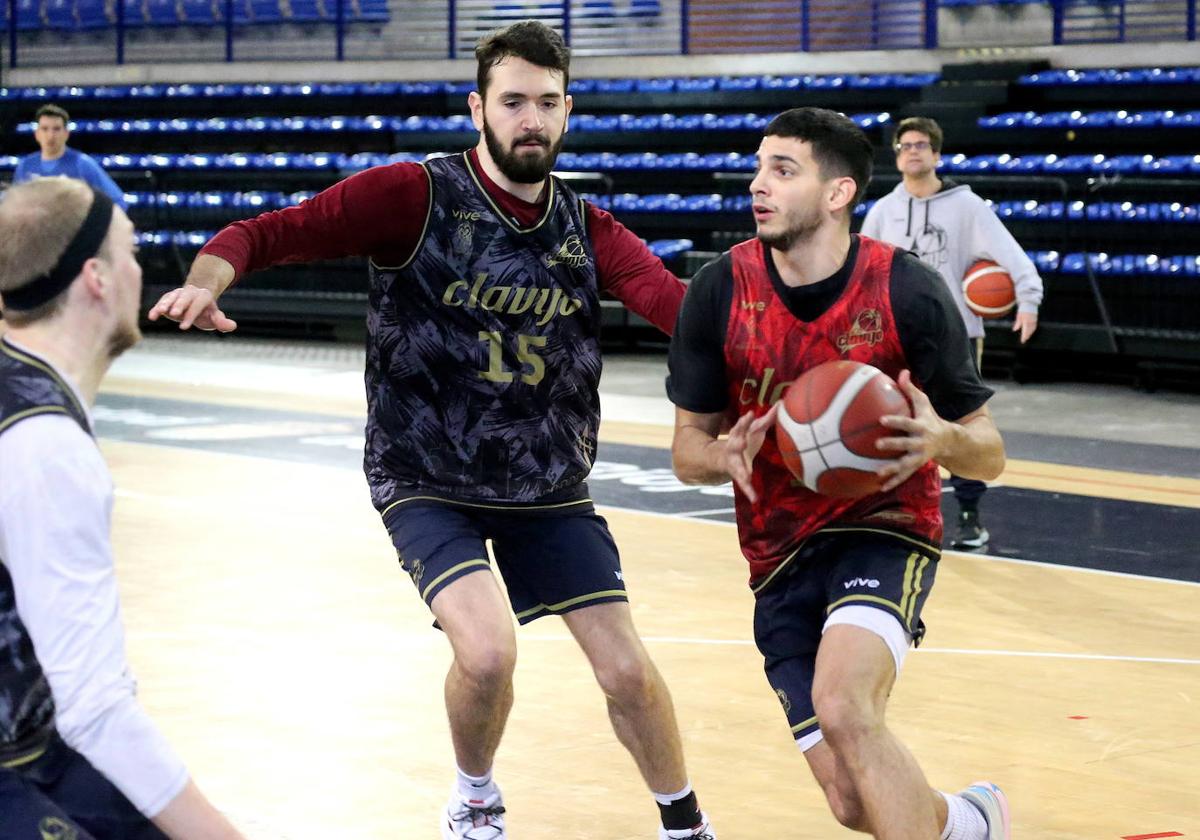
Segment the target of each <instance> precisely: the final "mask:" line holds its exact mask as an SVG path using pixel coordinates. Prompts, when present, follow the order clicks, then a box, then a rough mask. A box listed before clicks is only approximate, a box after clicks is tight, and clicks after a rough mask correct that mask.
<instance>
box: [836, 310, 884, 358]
mask: <svg viewBox="0 0 1200 840" xmlns="http://www.w3.org/2000/svg"><path fill="white" fill-rule="evenodd" d="M881 341H883V316H882V315H880V314H879V310H878V309H864V310H863V311H862V312H859V313H858V314H857V315H855V316H854V323H852V324H851V325H850V329H849V330H847V331H846V332H844V333H842V334H841V335H839V336H838V337H837V347H838V349H839V350H841V351H842V352H843V353H845V352H847V351H849V350H850V349H851V348H853V347H861V346H862V345H864V344H866V345H869V346H874V345H876V344H878V343H879V342H881Z"/></svg>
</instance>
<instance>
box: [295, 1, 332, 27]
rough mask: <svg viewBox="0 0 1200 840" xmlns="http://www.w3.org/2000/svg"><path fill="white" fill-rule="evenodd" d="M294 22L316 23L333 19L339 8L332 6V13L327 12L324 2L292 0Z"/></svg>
mask: <svg viewBox="0 0 1200 840" xmlns="http://www.w3.org/2000/svg"><path fill="white" fill-rule="evenodd" d="M291 7H292V20H294V21H297V22H300V23H314V22H320V21H325V20H330V19H332V17H333V15H334V14H336V9H337V6H336V4H334V5H332V6H331V7H330V9H331V10H332V13H330V12H327V10H326V6H325V4H324V3H323V2H322V0H291Z"/></svg>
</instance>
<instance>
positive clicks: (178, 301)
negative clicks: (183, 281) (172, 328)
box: [167, 286, 201, 321]
mask: <svg viewBox="0 0 1200 840" xmlns="http://www.w3.org/2000/svg"><path fill="white" fill-rule="evenodd" d="M200 294H201V290H200V289H197V288H196V287H194V286H184V287H183V288H181V289H176V290H175V299H174V300H172V301H171V308H170V309H169V310H167V317H168V318H171V319H173V320H176V321H178V320H179V319H180V318H182V317H183V316H184V313H186V312H187V310H188V309H189V308H190V307H191V305H192V304H193V303H194V302H195V300H196V298H197V297H198V296H200Z"/></svg>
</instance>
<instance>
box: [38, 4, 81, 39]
mask: <svg viewBox="0 0 1200 840" xmlns="http://www.w3.org/2000/svg"><path fill="white" fill-rule="evenodd" d="M43 13H44V14H45V18H46V24H47V25H48V26H49V27H50V28H51V29H58V30H62V31H66V32H73V31H74V30H75V29H77V28H78V25H77V22H76V19H75V2H74V0H46V4H45V7H44V9H43Z"/></svg>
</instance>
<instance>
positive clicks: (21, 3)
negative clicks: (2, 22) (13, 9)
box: [17, 0, 42, 32]
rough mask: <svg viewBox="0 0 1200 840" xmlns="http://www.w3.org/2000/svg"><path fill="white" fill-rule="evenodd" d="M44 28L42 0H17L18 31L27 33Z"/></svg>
mask: <svg viewBox="0 0 1200 840" xmlns="http://www.w3.org/2000/svg"><path fill="white" fill-rule="evenodd" d="M41 28H42V6H41V2H40V0H17V31H18V32H27V31H29V30H32V29H41Z"/></svg>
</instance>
